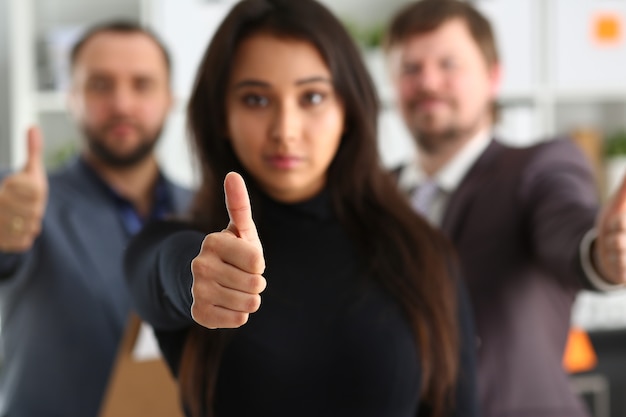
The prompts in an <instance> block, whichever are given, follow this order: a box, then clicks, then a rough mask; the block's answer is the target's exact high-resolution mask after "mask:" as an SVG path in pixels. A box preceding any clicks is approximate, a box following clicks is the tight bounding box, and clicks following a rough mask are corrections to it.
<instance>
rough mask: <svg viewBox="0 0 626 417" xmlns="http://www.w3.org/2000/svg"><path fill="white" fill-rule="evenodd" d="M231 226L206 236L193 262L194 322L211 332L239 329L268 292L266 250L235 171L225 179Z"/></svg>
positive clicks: (242, 183)
mask: <svg viewBox="0 0 626 417" xmlns="http://www.w3.org/2000/svg"><path fill="white" fill-rule="evenodd" d="M224 192H225V194H226V208H227V209H228V215H229V217H230V223H229V224H228V227H227V228H226V229H224V230H223V231H221V232H217V233H211V234H209V235H207V236H206V237H205V238H204V241H203V242H202V248H201V249H200V253H199V254H198V256H197V257H196V258H194V260H193V261H192V262H191V272H192V274H193V285H192V287H191V293H192V295H193V304H192V306H191V315H192V317H193V319H194V320H195V321H196V322H197V323H199V324H201V325H203V326H204V327H207V328H210V329H216V328H236V327H240V326H242V325H243V324H245V323H246V322H247V321H248V317H249V315H250V313H254V312H255V311H257V310H258V309H259V307H260V305H261V296H260V294H261V292H262V291H263V290H264V289H265V286H266V282H265V278H263V276H262V275H261V274H263V271H265V258H264V257H263V247H262V246H261V241H260V240H259V236H258V234H257V230H256V225H255V224H254V221H253V220H252V210H251V208H250V199H249V197H248V191H247V189H246V185H245V183H244V181H243V178H241V176H240V175H239V174H236V173H234V172H231V173H229V174H228V175H226V179H225V180H224Z"/></svg>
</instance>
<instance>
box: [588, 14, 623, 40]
mask: <svg viewBox="0 0 626 417" xmlns="http://www.w3.org/2000/svg"><path fill="white" fill-rule="evenodd" d="M593 38H594V40H595V41H596V42H598V43H600V44H604V45H607V44H615V43H618V42H619V41H620V40H621V38H622V19H621V18H620V16H619V15H616V14H608V13H607V14H600V15H597V16H595V18H594V20H593Z"/></svg>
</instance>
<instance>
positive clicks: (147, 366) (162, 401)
mask: <svg viewBox="0 0 626 417" xmlns="http://www.w3.org/2000/svg"><path fill="white" fill-rule="evenodd" d="M140 328H141V320H140V319H139V317H138V316H137V315H135V314H132V315H131V317H130V319H129V321H128V325H127V327H126V332H125V334H124V338H123V339H122V343H121V345H120V349H119V352H118V355H117V359H116V361H115V365H114V368H113V371H112V372H111V379H110V380H109V386H108V388H107V391H106V393H105V396H104V400H103V403H102V409H101V410H100V415H99V417H147V416H150V417H184V414H183V412H182V407H181V402H180V399H179V395H178V385H177V383H176V381H175V379H174V378H173V376H172V374H171V372H170V370H169V368H168V367H167V364H166V363H165V361H164V360H163V359H162V358H158V359H149V360H137V359H136V358H135V357H134V356H133V350H134V348H135V344H136V343H137V338H138V335H139V330H140Z"/></svg>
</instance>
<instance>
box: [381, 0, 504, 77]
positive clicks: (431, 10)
mask: <svg viewBox="0 0 626 417" xmlns="http://www.w3.org/2000/svg"><path fill="white" fill-rule="evenodd" d="M453 19H460V20H462V21H463V22H464V23H465V25H466V26H467V29H468V31H469V32H470V34H471V36H472V38H473V39H474V41H475V42H476V44H477V45H478V47H479V48H480V51H481V53H482V55H483V57H484V58H485V61H486V62H487V64H488V65H489V66H492V65H495V64H497V63H498V62H499V61H500V59H499V56H498V48H497V47H496V40H495V36H494V34H493V29H492V27H491V23H489V20H487V18H485V17H484V16H483V15H482V14H481V13H480V12H479V11H478V10H476V9H475V8H474V7H473V6H472V5H471V4H469V3H467V2H462V1H458V0H420V1H415V2H413V3H410V4H408V5H406V6H404V7H403V8H402V9H400V10H399V11H398V12H397V13H396V14H395V16H394V17H393V19H392V20H391V23H390V25H389V28H388V30H387V34H386V37H385V41H384V45H385V49H387V50H389V49H391V48H393V46H394V45H396V44H397V43H399V42H402V41H404V40H406V39H407V38H408V37H410V36H412V35H422V34H425V33H428V32H432V31H433V30H435V29H437V28H439V27H440V26H441V25H443V24H444V23H446V22H448V21H450V20H453Z"/></svg>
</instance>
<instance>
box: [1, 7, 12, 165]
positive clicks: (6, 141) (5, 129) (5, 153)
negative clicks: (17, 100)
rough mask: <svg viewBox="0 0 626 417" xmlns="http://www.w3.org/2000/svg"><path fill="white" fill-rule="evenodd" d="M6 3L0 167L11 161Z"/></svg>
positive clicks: (5, 10) (4, 14)
mask: <svg viewBox="0 0 626 417" xmlns="http://www.w3.org/2000/svg"><path fill="white" fill-rule="evenodd" d="M8 3H9V0H0V168H4V167H8V166H9V164H10V162H11V140H10V138H11V131H10V125H11V124H10V109H9V89H8V85H9V69H8V56H9V50H8V49H9V34H8V29H7V27H8V22H7V15H8Z"/></svg>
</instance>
